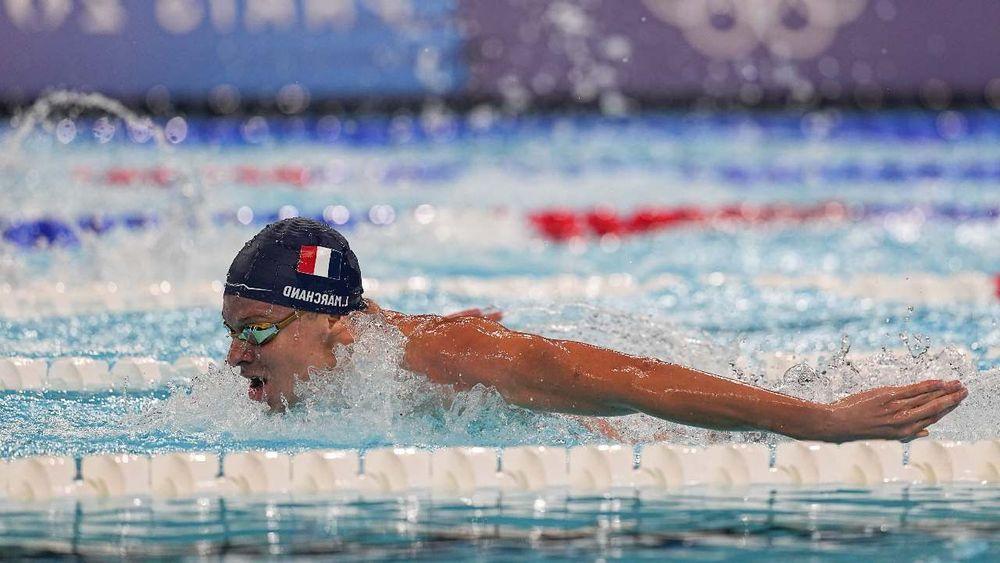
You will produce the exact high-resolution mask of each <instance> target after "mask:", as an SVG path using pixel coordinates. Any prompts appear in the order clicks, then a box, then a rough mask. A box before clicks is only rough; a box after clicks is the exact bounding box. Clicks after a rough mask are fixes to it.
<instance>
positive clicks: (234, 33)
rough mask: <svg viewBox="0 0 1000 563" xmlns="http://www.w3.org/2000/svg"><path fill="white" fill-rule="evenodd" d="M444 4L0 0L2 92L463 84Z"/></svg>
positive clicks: (295, 96)
mask: <svg viewBox="0 0 1000 563" xmlns="http://www.w3.org/2000/svg"><path fill="white" fill-rule="evenodd" d="M455 5H456V3H455V2H453V1H450V0H430V1H421V2H395V1H389V2H386V1H374V2H369V1H354V0H3V1H2V2H0V52H2V53H3V56H2V57H0V95H2V96H3V97H4V98H7V99H8V100H10V99H12V98H20V99H32V98H34V97H35V96H37V95H38V94H39V93H40V92H42V91H44V90H46V89H49V88H55V87H68V88H75V89H85V90H94V91H99V92H102V93H105V94H109V95H112V96H119V97H124V98H126V99H129V100H133V99H136V98H139V99H142V98H143V97H146V96H152V97H153V98H154V99H153V100H151V101H153V102H155V101H156V100H155V98H156V97H158V96H159V97H163V96H164V95H170V96H173V97H174V98H181V99H185V98H187V99H208V98H209V97H214V98H219V99H220V103H226V101H227V100H230V101H231V98H232V97H233V96H238V97H242V98H248V99H255V98H256V99H260V98H265V99H269V98H276V97H277V96H279V94H282V89H283V88H286V90H284V93H283V94H282V95H283V96H284V97H286V98H288V100H286V102H287V103H290V104H292V105H294V104H295V103H297V102H298V103H301V102H303V101H307V100H302V99H301V98H302V97H303V96H312V97H314V98H316V99H330V98H332V99H337V98H354V97H359V96H365V95H370V94H373V93H378V95H379V96H383V97H390V98H391V97H412V96H423V95H428V94H435V93H442V92H452V91H455V90H457V89H459V88H461V87H462V86H463V85H464V84H465V81H466V72H465V65H464V63H463V61H462V58H461V56H460V51H461V48H462V40H461V37H460V35H459V30H458V26H457V20H456V19H455Z"/></svg>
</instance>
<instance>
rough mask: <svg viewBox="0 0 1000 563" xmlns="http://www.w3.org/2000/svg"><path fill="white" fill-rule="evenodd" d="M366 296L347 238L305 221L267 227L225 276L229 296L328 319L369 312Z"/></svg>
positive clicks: (296, 218)
mask: <svg viewBox="0 0 1000 563" xmlns="http://www.w3.org/2000/svg"><path fill="white" fill-rule="evenodd" d="M362 293H364V289H363V288H362V287H361V268H360V267H359V266H358V257H357V256H355V255H354V252H352V251H351V248H350V247H349V246H348V244H347V239H345V238H344V236H343V235H341V234H340V233H338V232H337V231H336V230H334V229H332V228H331V227H329V226H327V225H326V224H324V223H320V222H319V221H313V220H312V219H305V218H302V217H294V218H291V219H283V220H281V221H278V222H277V223H271V224H270V225H268V226H266V227H264V229H263V230H261V231H260V232H259V233H257V235H256V236H254V237H253V238H252V239H250V240H249V241H248V242H247V243H246V244H245V245H244V246H243V248H242V249H241V250H240V251H239V253H238V254H237V255H236V258H235V259H233V263H232V265H231V266H229V273H228V274H226V290H225V294H226V295H239V296H240V297H246V298H248V299H256V300H257V301H263V302H265V303H274V304H275V305H284V306H285V307H291V308H293V309H299V310H303V311H314V312H317V313H326V314H329V315H343V314H345V313H349V312H351V311H356V310H358V309H362V308H364V300H363V299H362V298H361V294H362Z"/></svg>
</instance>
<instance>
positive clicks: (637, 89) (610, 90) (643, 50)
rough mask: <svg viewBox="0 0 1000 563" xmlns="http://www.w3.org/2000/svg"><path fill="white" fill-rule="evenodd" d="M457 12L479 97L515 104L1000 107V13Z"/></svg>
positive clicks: (879, 3) (517, 8) (628, 5)
mask: <svg viewBox="0 0 1000 563" xmlns="http://www.w3.org/2000/svg"><path fill="white" fill-rule="evenodd" d="M460 11H461V14H462V18H463V20H465V21H466V22H468V23H467V25H466V27H467V29H468V31H469V38H468V41H469V46H468V47H467V52H468V53H470V66H471V69H472V77H473V78H472V80H471V82H470V84H469V89H470V90H471V91H473V92H485V93H497V94H501V95H504V96H506V97H507V98H511V99H514V100H515V101H516V99H517V98H519V97H521V96H523V95H524V94H525V93H532V94H534V95H541V96H553V97H555V98H567V97H572V98H576V99H578V100H588V99H595V98H596V99H600V98H601V97H602V96H604V97H605V102H606V103H610V104H612V106H613V105H614V104H615V103H617V102H616V100H615V98H614V94H615V93H621V94H625V95H627V96H631V97H636V98H639V99H647V100H666V101H670V100H677V99H682V100H687V99H692V98H696V97H699V96H706V95H707V96H709V97H714V98H724V99H731V100H734V101H736V102H741V103H743V104H746V105H754V104H756V103H758V102H760V101H762V100H764V99H766V98H769V97H772V96H777V97H780V99H779V100H777V101H781V102H785V101H809V100H812V99H816V98H820V99H824V100H827V101H833V102H841V103H849V104H854V103H860V104H862V105H864V104H865V103H873V104H877V103H879V102H881V101H882V100H883V99H885V100H894V99H895V100H900V101H907V102H908V101H912V100H915V99H917V98H929V99H930V101H933V102H940V101H942V99H943V98H950V97H952V96H958V97H963V98H964V97H967V98H970V99H971V100H976V101H979V100H982V99H983V96H984V95H986V91H985V90H986V89H987V88H992V89H993V90H994V91H995V92H994V93H993V95H995V96H996V97H998V98H1000V81H997V80H996V79H997V78H998V77H1000V49H997V47H996V41H997V39H998V37H1000V36H998V31H997V30H998V29H1000V2H996V1H994V0H967V1H963V2H946V1H942V0H906V1H905V2H903V1H898V0H897V1H893V0H739V1H735V0H617V1H603V2H601V1H579V2H532V1H518V0H509V1H507V2H497V1H495V0H470V1H465V2H461V10H460ZM991 81H992V86H991ZM609 95H610V97H609ZM945 102H947V100H945ZM942 105H945V104H942ZM606 109H608V108H606ZM612 109H613V108H612Z"/></svg>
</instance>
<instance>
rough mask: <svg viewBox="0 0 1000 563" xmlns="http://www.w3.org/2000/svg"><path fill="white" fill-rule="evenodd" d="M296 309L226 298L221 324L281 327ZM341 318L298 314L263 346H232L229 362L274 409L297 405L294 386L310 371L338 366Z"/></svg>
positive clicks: (256, 395)
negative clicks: (336, 350)
mask: <svg viewBox="0 0 1000 563" xmlns="http://www.w3.org/2000/svg"><path fill="white" fill-rule="evenodd" d="M293 312H294V311H293V309H290V308H288V307H282V306H281V305H272V304H270V303H264V302H262V301H256V300H253V299H247V298H245V297H238V296H235V295H226V296H225V297H224V298H223V300H222V320H223V321H225V322H226V324H227V325H228V326H230V327H232V328H233V329H234V330H237V331H239V330H242V329H243V327H245V326H246V325H247V324H250V323H261V322H268V323H276V322H278V321H280V320H282V319H284V318H286V317H287V316H288V315H291V314H292V313H293ZM338 319H339V317H335V316H330V315H322V314H318V313H309V312H305V311H299V317H298V318H296V319H295V320H293V321H292V322H291V323H290V324H288V325H287V326H285V328H283V329H282V330H281V331H280V332H279V333H278V334H277V335H276V336H274V337H273V338H271V339H270V340H268V341H267V342H265V343H264V345H262V346H257V345H254V344H251V343H249V342H245V341H243V340H239V339H237V338H233V339H232V342H231V343H230V345H229V354H228V355H227V356H226V363H227V364H229V365H231V366H234V367H236V368H238V369H239V374H240V375H241V376H243V377H245V378H246V379H247V383H248V385H249V390H248V394H249V396H250V398H251V399H253V400H255V401H262V402H266V403H267V404H268V405H269V406H270V407H271V408H272V409H273V410H277V411H281V410H284V408H285V405H286V404H287V405H292V404H295V402H296V401H297V397H296V396H295V381H296V380H306V379H308V378H309V368H313V369H326V368H332V367H333V366H334V365H335V364H336V360H335V359H334V356H333V352H332V349H333V347H334V345H335V344H336V343H337V338H338V334H340V332H341V331H340V330H339V329H340V327H341V324H339V323H338V322H337V321H338Z"/></svg>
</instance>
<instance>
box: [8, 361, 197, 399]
mask: <svg viewBox="0 0 1000 563" xmlns="http://www.w3.org/2000/svg"><path fill="white" fill-rule="evenodd" d="M215 365H217V363H216V361H215V360H213V359H211V358H205V357H195V356H184V357H181V358H178V359H177V361H176V362H174V364H173V365H171V364H169V363H167V362H163V361H160V360H156V359H154V358H148V357H125V358H119V359H118V360H117V361H116V362H115V363H114V366H113V367H111V368H110V369H108V363H107V362H105V361H103V360H94V359H91V358H77V357H66V358H56V359H54V360H52V363H51V365H49V362H48V361H47V360H45V359H41V358H18V357H13V358H0V391H45V390H52V391H77V392H102V391H125V390H130V391H146V390H150V389H157V388H161V387H164V386H165V385H168V384H170V383H177V384H185V383H189V382H190V381H191V379H193V378H194V377H197V376H198V375H200V374H203V373H206V372H208V370H209V368H211V367H212V366H215Z"/></svg>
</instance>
